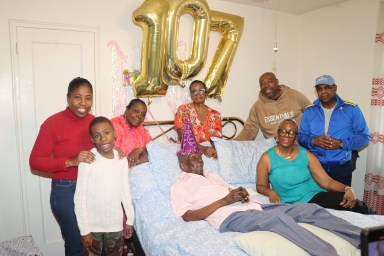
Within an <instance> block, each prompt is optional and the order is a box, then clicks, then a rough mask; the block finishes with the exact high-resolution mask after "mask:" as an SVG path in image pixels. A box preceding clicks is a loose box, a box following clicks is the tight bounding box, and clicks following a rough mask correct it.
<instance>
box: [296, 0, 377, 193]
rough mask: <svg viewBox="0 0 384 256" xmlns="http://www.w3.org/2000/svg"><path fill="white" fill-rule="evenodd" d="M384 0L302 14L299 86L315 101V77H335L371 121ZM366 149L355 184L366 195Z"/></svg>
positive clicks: (355, 2)
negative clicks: (372, 89) (379, 28)
mask: <svg viewBox="0 0 384 256" xmlns="http://www.w3.org/2000/svg"><path fill="white" fill-rule="evenodd" d="M379 3H380V1H374V0H370V1H365V0H353V1H348V2H345V3H342V4H339V5H335V6H331V7H328V8H323V9H320V10H317V11H314V12H309V13H306V14H303V15H301V16H299V26H298V29H299V35H300V36H299V46H298V48H299V56H298V62H299V65H298V80H299V88H300V89H301V91H302V92H304V94H305V95H307V96H308V97H309V99H310V100H311V101H312V100H314V99H316V98H317V95H316V92H315V90H314V88H313V85H314V80H315V78H316V77H318V76H320V75H323V74H330V75H332V76H333V77H334V78H335V80H336V84H337V85H338V87H337V92H338V94H339V95H340V96H341V97H342V98H343V99H348V100H350V101H353V102H356V103H357V104H358V105H359V106H360V108H361V110H362V112H363V114H364V117H365V118H366V121H367V123H368V125H369V119H370V103H371V102H370V101H371V80H372V75H373V57H374V42H375V41H374V40H375V33H376V28H377V22H378V10H379ZM366 154H367V150H363V151H361V152H360V158H359V159H358V161H357V169H356V171H355V172H354V174H353V179H352V185H353V188H354V190H355V193H356V195H357V196H358V197H359V198H362V197H363V190H364V175H365V169H366V168H365V167H366V157H367V156H366Z"/></svg>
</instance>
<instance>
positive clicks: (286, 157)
mask: <svg viewBox="0 0 384 256" xmlns="http://www.w3.org/2000/svg"><path fill="white" fill-rule="evenodd" d="M294 152H295V150H294V149H292V153H291V154H290V155H289V156H285V157H284V156H282V155H281V154H280V149H279V147H277V154H278V155H279V156H281V157H282V158H284V159H291V158H292V157H293V153H294Z"/></svg>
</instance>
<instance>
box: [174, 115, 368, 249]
mask: <svg viewBox="0 0 384 256" xmlns="http://www.w3.org/2000/svg"><path fill="white" fill-rule="evenodd" d="M190 126H191V124H190V122H189V120H187V122H186V125H185V129H184V135H183V140H182V145H181V150H180V151H179V152H178V153H177V154H178V158H179V165H180V168H181V169H182V170H183V173H182V174H181V175H180V177H179V179H178V180H177V181H176V182H175V183H174V184H173V185H172V187H171V202H172V207H173V211H174V213H175V215H176V217H181V218H182V219H183V220H184V221H197V220H206V221H208V222H209V224H211V225H212V226H213V227H214V228H216V229H219V230H220V232H228V231H235V232H250V231H256V230H265V231H272V232H275V233H278V234H280V235H281V236H283V237H285V238H287V239H288V240H290V241H291V242H293V243H295V244H296V245H298V246H300V247H301V248H303V249H304V250H306V251H307V252H308V253H309V254H311V255H337V252H336V250H335V248H334V247H333V246H332V245H330V244H329V243H327V242H325V241H324V240H322V239H320V238H319V237H317V236H316V235H314V234H312V233H311V232H309V231H308V230H306V229H305V228H303V227H301V226H300V225H298V224H297V223H296V222H297V221H300V222H303V223H310V224H312V225H315V226H318V227H321V228H324V229H327V230H329V231H331V232H333V233H335V234H337V235H339V236H340V237H342V238H344V239H345V240H347V241H349V242H350V243H351V244H353V245H354V246H356V247H358V246H359V244H360V228H359V227H356V226H353V225H351V224H350V223H348V222H347V221H344V220H342V219H340V218H338V217H336V216H334V215H332V214H330V213H329V212H328V211H327V210H325V209H324V208H322V207H320V206H318V205H316V204H293V205H289V204H259V203H258V202H257V201H255V200H250V199H249V194H248V192H247V191H246V190H245V189H244V188H242V187H239V188H233V187H231V186H230V185H229V184H227V183H226V182H225V181H223V180H222V179H221V178H220V176H218V175H217V174H214V173H208V172H204V168H203V167H204V163H203V160H202V157H201V155H202V152H201V151H200V150H199V149H198V147H197V143H196V140H195V138H194V136H193V134H192V132H191V131H190V130H188V129H190Z"/></svg>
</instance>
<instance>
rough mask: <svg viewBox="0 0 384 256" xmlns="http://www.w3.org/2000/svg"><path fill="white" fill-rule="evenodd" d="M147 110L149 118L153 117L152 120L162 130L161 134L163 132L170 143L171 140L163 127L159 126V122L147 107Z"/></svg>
mask: <svg viewBox="0 0 384 256" xmlns="http://www.w3.org/2000/svg"><path fill="white" fill-rule="evenodd" d="M147 112H148V113H149V115H150V116H151V118H152V119H153V121H155V122H156V124H157V127H159V129H160V131H161V132H162V134H164V136H165V138H167V141H168V143H172V140H171V139H170V138H169V137H168V136H167V133H166V132H165V131H164V130H163V128H161V126H160V125H159V123H158V122H157V120H156V118H155V117H154V116H153V115H152V112H151V110H150V109H148V111H147Z"/></svg>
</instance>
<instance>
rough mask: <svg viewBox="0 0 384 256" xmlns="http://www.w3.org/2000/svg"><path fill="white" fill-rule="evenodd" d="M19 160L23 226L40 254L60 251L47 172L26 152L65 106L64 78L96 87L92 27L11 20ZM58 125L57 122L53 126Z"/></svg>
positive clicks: (58, 230) (60, 253)
mask: <svg viewBox="0 0 384 256" xmlns="http://www.w3.org/2000/svg"><path fill="white" fill-rule="evenodd" d="M11 32H12V33H13V34H12V40H11V41H12V47H13V49H14V51H13V53H12V56H13V58H12V60H13V71H14V79H15V81H14V85H15V90H14V92H15V100H16V101H15V102H16V115H17V120H18V121H17V122H18V123H17V127H18V131H17V134H18V142H19V154H20V157H19V159H20V160H19V161H20V166H21V168H20V169H21V181H22V184H23V190H24V191H23V198H22V201H23V207H24V219H25V230H26V233H27V234H31V235H32V236H33V239H34V241H35V243H36V245H37V246H38V247H39V248H40V250H42V251H43V253H44V255H47V256H49V255H55V256H56V255H58V256H60V255H64V242H63V239H62V237H61V233H60V229H59V226H58V224H57V222H56V220H55V218H54V216H53V214H52V211H51V208H50V204H49V196H50V191H51V188H50V185H51V179H50V177H49V174H46V173H39V172H35V171H33V172H32V171H31V169H30V167H29V154H30V152H31V149H32V147H33V144H34V142H35V139H36V137H37V134H38V131H39V129H40V125H41V123H42V122H43V121H44V120H45V119H46V118H47V117H49V116H50V115H52V114H54V113H56V112H59V111H61V110H64V109H65V107H66V106H67V102H66V94H67V87H68V83H69V82H70V81H71V80H72V79H73V78H75V77H78V76H81V77H84V78H87V79H88V80H89V81H90V82H91V83H92V85H93V86H94V92H95V93H96V86H95V85H96V67H97V65H96V60H97V58H96V53H95V52H96V49H97V47H96V43H97V42H96V38H97V34H96V30H91V29H89V30H85V29H81V28H77V27H63V26H60V27H58V26H51V25H41V24H30V23H21V22H17V21H15V22H12V23H11ZM57 129H60V127H57Z"/></svg>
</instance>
